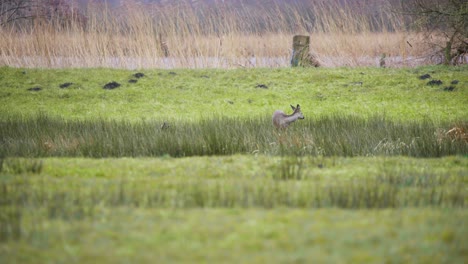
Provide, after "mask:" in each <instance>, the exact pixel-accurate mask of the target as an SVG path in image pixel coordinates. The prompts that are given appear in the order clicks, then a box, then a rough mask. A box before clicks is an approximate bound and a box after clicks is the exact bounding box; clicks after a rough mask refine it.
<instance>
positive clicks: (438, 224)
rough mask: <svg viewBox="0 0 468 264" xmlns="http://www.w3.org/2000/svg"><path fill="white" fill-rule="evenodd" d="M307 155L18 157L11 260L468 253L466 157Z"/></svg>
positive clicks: (7, 184)
mask: <svg viewBox="0 0 468 264" xmlns="http://www.w3.org/2000/svg"><path fill="white" fill-rule="evenodd" d="M299 158H300V157H295V158H293V159H291V157H271V156H262V155H258V156H254V155H235V156H225V157H216V156H214V157H190V158H177V159H175V158H169V157H161V158H138V159H134V158H119V159H83V158H43V159H25V158H6V159H4V160H3V164H2V170H1V173H0V206H1V208H0V212H1V213H0V216H1V217H0V226H1V228H0V234H1V241H0V261H1V262H2V263H14V262H21V263H39V262H69V263H73V262H77V263H96V262H100V263H127V262H139V263H153V262H178V263H180V262H185V263H188V262H190V263H193V262H229V263H239V262H249V263H265V262H275V263H277V262H310V261H314V262H315V261H317V262H321V263H324V262H325V263H338V262H359V263H363V262H366V263H369V262H378V263H381V262H396V263H402V262H404V263H408V262H411V263H463V261H464V260H466V257H467V255H466V252H467V249H468V245H467V240H466V237H467V236H468V226H467V224H466V220H465V219H466V218H467V217H468V212H467V211H466V205H467V204H468V194H467V187H466V186H467V185H466V184H467V177H468V173H467V170H466V168H467V165H468V164H467V162H468V160H467V159H466V158H463V157H444V158H438V159H415V158H405V157H375V158H365V157H355V158H343V157H330V158H323V157H303V158H302V160H298V159H299ZM21 168H22V169H21ZM350 209H355V210H350ZM356 209H357V210H356Z"/></svg>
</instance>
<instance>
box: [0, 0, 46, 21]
mask: <svg viewBox="0 0 468 264" xmlns="http://www.w3.org/2000/svg"><path fill="white" fill-rule="evenodd" d="M36 8H37V1H33V0H3V1H0V26H5V25H6V24H11V23H14V22H16V21H20V20H24V19H31V18H33V17H34V15H35V14H34V10H35V9H36Z"/></svg>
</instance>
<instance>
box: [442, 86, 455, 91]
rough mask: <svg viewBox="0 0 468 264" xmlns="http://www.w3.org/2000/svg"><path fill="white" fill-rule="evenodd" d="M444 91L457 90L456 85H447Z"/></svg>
mask: <svg viewBox="0 0 468 264" xmlns="http://www.w3.org/2000/svg"><path fill="white" fill-rule="evenodd" d="M444 91H446V92H453V91H455V86H447V87H445V88H444Z"/></svg>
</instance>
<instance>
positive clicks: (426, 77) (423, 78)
mask: <svg viewBox="0 0 468 264" xmlns="http://www.w3.org/2000/svg"><path fill="white" fill-rule="evenodd" d="M429 78H431V75H429V74H427V73H426V74H423V75H421V76H419V79H420V80H426V79H429Z"/></svg>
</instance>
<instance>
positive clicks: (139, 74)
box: [133, 72, 145, 79]
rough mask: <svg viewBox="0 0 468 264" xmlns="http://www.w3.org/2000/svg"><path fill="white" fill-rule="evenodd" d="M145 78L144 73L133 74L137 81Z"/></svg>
mask: <svg viewBox="0 0 468 264" xmlns="http://www.w3.org/2000/svg"><path fill="white" fill-rule="evenodd" d="M144 76H145V74H143V73H141V72H137V73H135V74H133V77H135V78H137V79H139V78H141V77H144Z"/></svg>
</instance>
